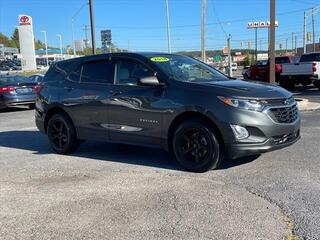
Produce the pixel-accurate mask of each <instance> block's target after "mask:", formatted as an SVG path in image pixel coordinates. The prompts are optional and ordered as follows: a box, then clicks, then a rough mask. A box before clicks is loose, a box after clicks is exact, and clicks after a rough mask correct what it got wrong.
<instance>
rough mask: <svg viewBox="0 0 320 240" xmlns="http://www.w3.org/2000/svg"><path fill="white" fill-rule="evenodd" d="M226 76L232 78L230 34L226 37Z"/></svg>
mask: <svg viewBox="0 0 320 240" xmlns="http://www.w3.org/2000/svg"><path fill="white" fill-rule="evenodd" d="M227 40H228V76H229V77H232V69H231V43H230V41H231V34H229V35H228V39H227Z"/></svg>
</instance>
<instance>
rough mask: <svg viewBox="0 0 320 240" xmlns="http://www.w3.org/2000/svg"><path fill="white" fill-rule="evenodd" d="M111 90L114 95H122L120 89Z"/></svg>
mask: <svg viewBox="0 0 320 240" xmlns="http://www.w3.org/2000/svg"><path fill="white" fill-rule="evenodd" d="M109 92H110V94H111V95H112V96H116V95H120V94H121V93H122V92H121V91H120V90H110V91H109Z"/></svg>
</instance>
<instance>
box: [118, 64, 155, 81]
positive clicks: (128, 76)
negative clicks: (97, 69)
mask: <svg viewBox="0 0 320 240" xmlns="http://www.w3.org/2000/svg"><path fill="white" fill-rule="evenodd" d="M153 75H154V73H153V71H151V70H150V69H148V68H147V67H146V66H144V65H143V64H141V63H138V62H133V61H118V62H117V77H116V82H117V84H121V85H131V86H135V85H138V80H139V79H140V78H143V77H150V76H153Z"/></svg>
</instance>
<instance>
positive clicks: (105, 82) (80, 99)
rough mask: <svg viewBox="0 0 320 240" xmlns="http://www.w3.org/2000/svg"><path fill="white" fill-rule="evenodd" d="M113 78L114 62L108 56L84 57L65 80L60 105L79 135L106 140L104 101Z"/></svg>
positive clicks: (106, 113) (108, 93)
mask: <svg viewBox="0 0 320 240" xmlns="http://www.w3.org/2000/svg"><path fill="white" fill-rule="evenodd" d="M113 81H114V64H113V63H112V62H111V61H110V60H107V59H102V60H94V61H84V62H83V63H82V64H80V65H79V66H78V67H77V68H76V69H74V70H73V71H72V72H71V73H70V75H69V76H68V79H67V81H65V84H64V93H65V95H64V98H63V101H62V102H63V105H64V108H65V110H66V111H67V112H68V114H70V116H71V118H72V120H73V121H74V125H75V127H76V129H77V133H78V137H79V138H80V139H91V140H108V135H107V133H108V132H107V128H106V127H105V126H106V124H107V122H108V112H107V104H108V101H109V98H110V90H111V88H112V85H113Z"/></svg>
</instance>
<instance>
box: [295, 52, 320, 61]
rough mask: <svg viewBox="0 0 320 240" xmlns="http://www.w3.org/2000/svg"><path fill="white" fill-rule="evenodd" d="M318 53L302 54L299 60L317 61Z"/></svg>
mask: <svg viewBox="0 0 320 240" xmlns="http://www.w3.org/2000/svg"><path fill="white" fill-rule="evenodd" d="M319 61H320V53H313V54H304V55H302V56H301V58H300V62H319Z"/></svg>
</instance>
